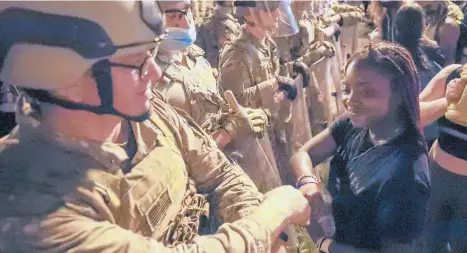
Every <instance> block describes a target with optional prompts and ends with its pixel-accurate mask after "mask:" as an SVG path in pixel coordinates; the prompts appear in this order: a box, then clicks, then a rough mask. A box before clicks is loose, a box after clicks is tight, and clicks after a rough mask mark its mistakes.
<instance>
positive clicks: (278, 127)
mask: <svg viewBox="0 0 467 253" xmlns="http://www.w3.org/2000/svg"><path fill="white" fill-rule="evenodd" d="M219 66H220V69H219V78H218V80H217V81H218V85H219V87H220V88H221V89H223V90H231V91H232V92H233V94H234V95H235V96H236V98H237V100H238V102H239V103H240V104H241V105H243V106H247V107H252V108H263V109H270V111H271V115H272V120H271V128H270V129H268V130H269V136H270V140H271V144H272V147H273V148H272V149H273V150H274V156H275V159H276V162H277V165H278V167H279V170H280V172H281V174H282V180H285V181H287V182H290V180H288V179H287V178H289V177H290V176H289V175H288V174H289V173H288V172H287V171H286V170H287V169H286V168H288V164H289V159H290V158H291V156H292V150H291V149H290V148H289V144H288V143H287V139H290V138H288V137H287V134H288V133H289V132H290V130H291V129H293V124H292V122H291V121H290V118H291V114H292V111H291V110H292V104H291V102H290V101H288V100H285V101H282V102H280V103H277V102H275V101H274V98H273V93H274V92H273V90H272V89H273V85H272V83H270V82H268V80H271V79H273V78H274V77H275V76H277V75H278V74H279V70H280V64H279V57H278V52H277V46H276V44H275V43H274V41H273V40H272V39H271V38H270V37H269V36H266V39H265V41H264V42H262V41H260V40H259V39H258V38H257V37H255V36H254V35H252V34H250V33H249V32H247V31H246V30H245V29H242V32H241V33H240V35H239V37H237V39H235V40H234V41H233V42H232V43H228V44H227V45H226V46H225V48H224V50H223V52H222V54H221V58H220V62H219Z"/></svg>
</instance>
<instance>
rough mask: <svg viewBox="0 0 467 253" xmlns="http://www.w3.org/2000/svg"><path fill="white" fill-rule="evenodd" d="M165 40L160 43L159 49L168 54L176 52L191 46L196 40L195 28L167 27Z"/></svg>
mask: <svg viewBox="0 0 467 253" xmlns="http://www.w3.org/2000/svg"><path fill="white" fill-rule="evenodd" d="M167 32H168V34H167V38H166V39H165V40H163V41H162V43H161V45H160V48H161V49H163V50H166V51H169V52H178V51H181V50H183V49H185V48H188V47H189V46H191V45H193V43H195V40H196V29H195V26H194V25H193V26H190V28H188V29H184V28H179V27H168V28H167Z"/></svg>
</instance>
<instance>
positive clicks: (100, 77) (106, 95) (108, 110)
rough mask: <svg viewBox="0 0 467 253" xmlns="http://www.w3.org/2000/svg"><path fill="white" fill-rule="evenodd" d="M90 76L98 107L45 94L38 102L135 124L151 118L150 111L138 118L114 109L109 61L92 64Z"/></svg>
mask: <svg viewBox="0 0 467 253" xmlns="http://www.w3.org/2000/svg"><path fill="white" fill-rule="evenodd" d="M92 76H93V78H94V80H96V84H97V90H98V93H99V98H100V101H101V105H100V106H93V105H88V104H83V103H76V102H71V101H67V100H64V99H60V98H57V97H54V96H52V95H50V93H47V95H45V96H43V97H41V98H39V101H41V102H46V103H51V104H56V105H58V106H61V107H63V108H66V109H69V110H83V111H89V112H93V113H95V114H99V115H103V114H110V115H114V116H118V117H121V118H123V119H126V120H129V121H135V122H142V121H144V120H147V119H149V117H150V116H151V112H150V110H148V111H146V112H144V113H142V114H141V115H138V116H129V115H126V114H123V113H121V112H119V111H117V110H116V109H115V108H114V105H113V84H112V74H111V70H110V62H109V60H102V61H99V62H97V63H96V64H94V65H93V66H92Z"/></svg>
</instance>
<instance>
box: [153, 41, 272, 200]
mask: <svg viewBox="0 0 467 253" xmlns="http://www.w3.org/2000/svg"><path fill="white" fill-rule="evenodd" d="M181 53H182V55H183V56H182V57H183V58H184V62H185V63H186V65H185V64H182V63H181V62H180V61H179V60H170V59H169V56H168V55H164V54H162V53H160V54H159V55H158V56H157V57H156V60H157V63H158V65H159V66H161V68H162V70H163V73H164V76H163V78H162V80H161V81H159V82H158V84H157V85H156V87H155V89H157V90H158V91H160V92H162V93H163V95H164V98H165V99H166V100H167V102H168V103H169V104H170V105H172V106H174V107H175V108H177V109H180V110H182V111H185V112H186V113H188V114H189V115H190V117H191V118H193V120H194V121H195V122H196V123H197V124H199V125H200V126H201V127H202V128H203V130H204V131H206V132H207V133H210V134H211V133H214V132H215V131H217V130H219V128H221V127H223V124H224V119H225V118H226V116H227V114H228V113H229V109H230V108H229V105H228V104H227V103H226V101H225V100H224V98H223V97H222V96H221V95H220V94H219V91H218V88H217V84H216V79H215V75H214V73H213V71H212V69H211V66H210V65H209V63H208V62H207V61H206V59H204V58H203V53H204V52H203V50H202V49H201V48H199V47H198V46H196V45H193V46H191V47H189V48H187V49H185V50H183V51H182V52H181ZM180 60H181V59H180ZM255 140H256V139H253V140H252V139H251V138H249V136H247V137H245V138H235V139H233V140H232V141H231V143H230V144H229V145H227V146H226V147H224V148H223V151H224V153H225V154H227V155H228V156H229V157H231V158H232V159H234V160H235V161H236V162H237V163H238V164H240V166H241V167H242V168H243V169H244V170H245V172H246V173H247V174H248V175H249V176H250V178H251V179H252V180H253V181H254V182H255V184H256V186H257V187H258V188H259V189H260V190H261V191H262V192H266V191H267V190H266V188H267V187H265V186H264V183H262V182H263V180H259V177H257V176H256V175H257V174H258V171H260V170H262V168H260V167H262V165H261V163H260V162H259V161H263V160H265V159H269V158H267V157H265V154H264V152H263V153H262V152H260V150H254V144H256V143H253V144H252V141H255ZM270 169H271V168H267V170H270ZM254 170H256V172H254ZM277 186H279V185H274V187H277ZM268 189H269V188H268Z"/></svg>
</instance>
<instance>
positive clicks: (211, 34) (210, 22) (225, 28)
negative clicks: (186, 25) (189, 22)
mask: <svg viewBox="0 0 467 253" xmlns="http://www.w3.org/2000/svg"><path fill="white" fill-rule="evenodd" d="M226 8H227V7H217V8H216V9H214V12H213V14H212V15H211V16H209V17H208V18H207V19H206V20H205V21H204V22H203V23H202V24H201V25H200V26H199V27H198V36H197V39H196V42H195V43H196V44H197V45H198V46H200V47H201V48H202V49H203V50H204V51H205V52H206V56H205V58H206V59H207V60H208V62H209V63H210V64H211V66H212V67H214V68H217V67H218V64H219V52H220V51H221V49H222V47H223V45H224V43H225V42H228V41H232V40H234V39H235V38H236V37H237V36H238V35H239V33H240V24H239V23H238V20H237V19H236V18H235V17H234V16H233V14H232V13H229V12H227V11H226Z"/></svg>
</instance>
